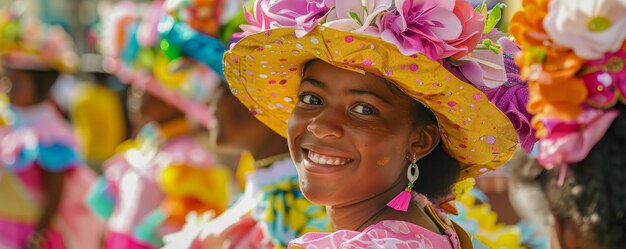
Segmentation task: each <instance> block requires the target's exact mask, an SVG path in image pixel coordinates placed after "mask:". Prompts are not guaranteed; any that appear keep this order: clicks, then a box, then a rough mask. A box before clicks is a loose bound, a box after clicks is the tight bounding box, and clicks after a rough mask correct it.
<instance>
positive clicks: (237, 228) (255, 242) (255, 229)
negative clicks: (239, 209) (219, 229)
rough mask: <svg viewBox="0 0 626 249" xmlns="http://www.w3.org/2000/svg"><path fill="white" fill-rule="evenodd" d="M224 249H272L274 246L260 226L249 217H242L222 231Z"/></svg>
mask: <svg viewBox="0 0 626 249" xmlns="http://www.w3.org/2000/svg"><path fill="white" fill-rule="evenodd" d="M223 236H224V237H225V238H224V239H225V243H224V248H229V249H272V248H274V245H272V242H271V241H269V239H268V238H267V236H266V235H265V234H264V232H263V228H261V225H260V224H259V223H257V222H256V221H255V220H254V219H253V218H252V217H251V216H250V215H247V216H244V217H242V218H241V220H239V222H237V223H236V224H233V225H232V226H231V227H229V228H228V229H227V230H226V231H224V233H223Z"/></svg>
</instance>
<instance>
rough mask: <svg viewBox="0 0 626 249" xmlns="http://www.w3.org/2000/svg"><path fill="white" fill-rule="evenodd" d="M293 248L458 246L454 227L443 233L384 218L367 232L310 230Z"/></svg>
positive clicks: (443, 248) (446, 248)
mask: <svg viewBox="0 0 626 249" xmlns="http://www.w3.org/2000/svg"><path fill="white" fill-rule="evenodd" d="M289 248H337V249H343V248H381V249H382V248H385V249H408V248H413V249H457V248H458V246H457V244H456V234H455V233H454V232H453V231H452V230H449V231H445V235H439V234H436V233H433V232H431V231H430V230H428V229H426V228H423V227H420V226H418V225H415V224H413V223H409V222H404V221H397V220H384V221H381V222H379V223H377V224H374V225H371V226H369V227H368V228H366V229H365V230H363V232H356V231H347V230H340V231H336V232H334V233H308V234H306V235H304V236H302V237H300V238H298V239H296V240H293V241H291V242H290V243H289Z"/></svg>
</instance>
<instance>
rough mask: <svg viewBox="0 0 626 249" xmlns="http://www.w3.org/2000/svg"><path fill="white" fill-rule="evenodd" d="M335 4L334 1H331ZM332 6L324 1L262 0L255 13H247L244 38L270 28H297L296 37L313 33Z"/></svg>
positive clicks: (255, 8)
mask: <svg viewBox="0 0 626 249" xmlns="http://www.w3.org/2000/svg"><path fill="white" fill-rule="evenodd" d="M329 3H333V1H329ZM331 7H332V6H329V5H328V4H327V3H326V2H325V1H324V0H260V1H256V2H255V5H254V9H253V13H250V12H248V11H246V12H245V17H246V20H247V21H248V23H250V24H249V25H245V24H244V25H241V29H242V30H243V31H244V32H243V34H242V35H243V36H245V35H249V34H253V33H257V32H260V31H264V30H267V29H270V28H279V27H295V28H296V36H298V37H302V36H304V35H305V34H307V33H308V32H309V31H311V30H312V29H313V28H314V27H315V26H317V24H318V23H319V20H320V19H321V18H322V17H324V16H325V15H326V13H328V11H329V10H330V9H331Z"/></svg>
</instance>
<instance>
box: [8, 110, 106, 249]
mask: <svg viewBox="0 0 626 249" xmlns="http://www.w3.org/2000/svg"><path fill="white" fill-rule="evenodd" d="M9 119H13V120H14V121H13V122H14V123H13V124H12V125H10V126H5V127H2V128H0V140H1V143H2V146H0V147H1V148H0V151H1V152H2V158H1V159H2V161H1V162H0V166H2V167H3V171H4V172H3V176H2V178H3V179H2V180H0V182H3V184H0V185H2V186H3V187H2V188H0V192H3V194H2V196H3V197H7V198H8V197H9V196H15V197H17V199H13V198H10V199H3V201H2V202H3V203H10V202H13V200H16V201H17V203H12V204H13V205H8V206H5V205H4V204H3V206H5V207H4V208H2V211H1V212H0V223H1V224H0V244H2V245H5V246H8V247H9V248H20V247H22V246H24V245H25V243H26V241H27V239H28V238H29V236H30V235H31V233H32V232H33V231H34V228H35V227H34V226H35V225H34V222H36V219H37V218H38V216H39V215H40V211H39V209H40V208H41V201H42V198H43V196H42V194H43V191H42V174H43V171H44V170H45V171H50V172H65V183H64V187H63V194H62V197H61V204H60V206H59V211H58V219H57V220H56V221H55V222H54V223H53V225H52V228H51V229H50V232H49V238H48V242H47V243H48V244H47V246H48V247H47V248H97V247H98V239H99V236H100V232H101V231H102V229H101V227H100V226H101V224H102V222H101V221H100V220H98V219H97V218H96V217H95V216H94V215H93V214H92V213H91V211H90V210H89V209H88V208H87V206H86V205H85V203H84V201H85V198H86V196H87V189H88V187H89V185H90V184H91V183H92V182H93V180H94V179H95V176H94V174H93V173H92V172H91V171H90V170H89V169H88V168H85V167H83V166H82V164H81V162H80V160H79V158H78V155H77V154H76V148H75V145H76V143H75V141H74V134H73V131H72V129H71V127H70V125H69V124H68V123H67V122H65V120H64V119H63V117H61V115H59V114H58V112H57V111H56V110H55V109H54V108H53V107H52V106H51V105H50V104H48V103H42V104H40V105H37V106H33V107H29V108H24V109H15V111H14V114H13V117H11V118H9ZM4 180H6V181H8V182H4ZM20 202H21V203H20ZM86 226H88V227H90V229H89V230H86V229H84V228H85V227H86Z"/></svg>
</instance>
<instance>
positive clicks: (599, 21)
mask: <svg viewBox="0 0 626 249" xmlns="http://www.w3.org/2000/svg"><path fill="white" fill-rule="evenodd" d="M549 9H550V12H549V13H548V14H547V15H546V17H545V20H544V21H543V25H544V28H545V30H546V32H547V33H548V34H549V35H550V37H551V38H552V40H553V41H555V42H556V43H558V44H561V45H564V46H567V47H570V48H572V49H573V50H574V52H575V53H576V55H577V56H579V57H581V58H584V59H600V58H602V57H603V56H604V54H605V53H606V52H615V51H616V50H618V49H619V48H620V47H621V46H622V42H623V41H624V39H625V38H626V29H624V27H626V15H624V13H626V1H611V0H552V1H551V2H550V6H549ZM573 30H575V31H576V32H573Z"/></svg>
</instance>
